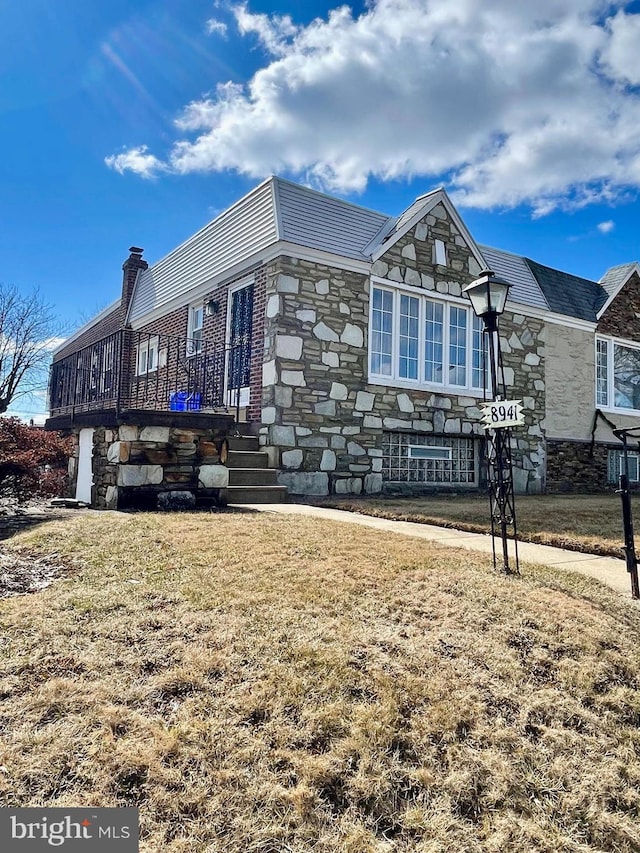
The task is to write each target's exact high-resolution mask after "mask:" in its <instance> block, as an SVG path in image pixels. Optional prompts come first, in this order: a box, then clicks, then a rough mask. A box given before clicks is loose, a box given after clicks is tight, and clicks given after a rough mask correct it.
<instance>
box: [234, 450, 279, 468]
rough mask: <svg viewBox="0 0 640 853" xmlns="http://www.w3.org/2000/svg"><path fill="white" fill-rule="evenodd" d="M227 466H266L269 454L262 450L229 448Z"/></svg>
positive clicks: (267, 465)
mask: <svg viewBox="0 0 640 853" xmlns="http://www.w3.org/2000/svg"><path fill="white" fill-rule="evenodd" d="M227 467H228V468H268V467H269V454H268V453H265V452H264V450H230V451H229V456H228V457H227Z"/></svg>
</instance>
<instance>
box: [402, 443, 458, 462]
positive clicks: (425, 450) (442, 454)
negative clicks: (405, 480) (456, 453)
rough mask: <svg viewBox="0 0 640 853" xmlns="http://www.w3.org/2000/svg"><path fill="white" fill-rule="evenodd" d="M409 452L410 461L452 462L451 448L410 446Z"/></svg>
mask: <svg viewBox="0 0 640 853" xmlns="http://www.w3.org/2000/svg"><path fill="white" fill-rule="evenodd" d="M408 451H409V452H408V455H409V459H439V460H441V461H443V462H449V461H451V448H450V447H426V446H425V445H424V444H410V445H409V447H408Z"/></svg>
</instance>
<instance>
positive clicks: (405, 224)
mask: <svg viewBox="0 0 640 853" xmlns="http://www.w3.org/2000/svg"><path fill="white" fill-rule="evenodd" d="M438 204H442V206H443V207H444V208H445V210H446V211H447V213H448V214H449V217H450V218H451V221H452V222H453V223H454V225H455V226H456V228H457V229H458V232H459V234H460V236H461V237H462V239H463V240H464V241H465V243H466V244H467V246H468V247H469V251H470V252H471V254H472V255H473V256H474V257H475V259H476V261H477V262H478V264H480V266H484V263H485V261H484V258H483V257H482V253H481V251H480V249H479V248H478V246H477V244H476V242H475V240H474V239H473V237H472V236H471V234H470V233H469V230H468V229H467V226H466V225H465V224H464V222H463V221H462V219H461V218H460V214H459V213H458V211H457V210H456V209H455V207H454V205H453V202H452V201H451V199H450V198H449V196H448V195H447V193H446V191H445V190H444V189H443V188H442V187H438V189H435V190H431V192H428V193H425V195H421V196H418V198H417V199H416V200H415V201H414V202H413V203H412V204H410V205H409V207H408V208H407V209H406V210H405V211H404V212H403V213H401V214H400V216H398V217H397V218H396V219H395V220H393V221H392V222H390V223H389V224H388V226H386V227H385V228H382V229H381V230H380V231H379V232H378V234H377V235H376V236H375V238H374V239H373V240H372V241H371V243H369V245H368V246H367V247H366V249H365V252H366V254H367V255H369V256H370V257H371V259H372V260H374V261H375V260H377V259H378V258H380V257H381V256H382V255H384V253H385V252H386V251H387V250H388V249H389V248H390V247H391V246H393V244H394V243H396V242H397V241H398V240H399V239H400V238H401V237H402V236H403V235H404V234H406V233H407V232H408V231H410V230H411V229H412V228H413V227H414V225H417V223H418V222H420V220H421V219H424V217H425V216H427V215H428V214H429V213H430V212H431V211H432V210H433V209H434V208H435V207H436V206H437V205H438Z"/></svg>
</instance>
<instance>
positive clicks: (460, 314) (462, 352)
mask: <svg viewBox="0 0 640 853" xmlns="http://www.w3.org/2000/svg"><path fill="white" fill-rule="evenodd" d="M449 383H450V384H451V385H466V384H467V311H466V308H456V307H454V306H453V305H452V306H451V307H450V308H449Z"/></svg>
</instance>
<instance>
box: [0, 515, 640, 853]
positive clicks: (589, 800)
mask: <svg viewBox="0 0 640 853" xmlns="http://www.w3.org/2000/svg"><path fill="white" fill-rule="evenodd" d="M6 547H8V548H11V549H21V550H22V551H23V552H24V553H26V552H27V551H28V552H30V553H32V554H33V555H35V556H37V557H38V558H42V557H43V556H45V555H47V554H49V555H51V558H52V559H53V560H55V561H56V562H63V563H66V564H67V565H68V566H69V567H70V573H69V576H68V578H67V579H65V580H61V581H57V582H56V583H54V585H53V586H51V587H50V588H49V589H47V590H45V591H44V592H41V593H38V594H35V595H29V596H22V597H16V598H10V599H5V600H4V601H2V602H0V621H1V623H2V634H1V640H0V699H1V703H0V736H1V741H0V804H1V805H3V806H27V805H37V804H42V805H44V804H47V805H59V806H84V805H94V806H101V805H104V806H107V805H109V806H117V805H123V806H124V805H137V806H139V807H140V815H141V827H142V837H143V840H142V844H141V850H143V851H146V852H147V853H149V851H153V853H160V851H168V853H178V851H180V853H187V851H188V853H204V851H209V853H218V851H219V853H252V851H253V853H286V851H294V852H295V853H302V851H317V853H369V852H370V851H371V853H373V851H375V853H390V851H398V853H399V852H400V851H417V853H441V851H456V853H461V852H462V851H465V853H498V851H499V852H500V853H504V851H523V850H526V851H534V853H535V851H545V852H546V853H563V851H576V853H587V851H617V853H631V851H638V850H640V821H639V816H640V815H639V811H640V694H639V692H638V685H639V682H640V643H639V642H638V639H639V636H640V611H639V610H638V609H637V608H636V607H635V606H634V605H633V604H631V603H630V602H628V601H624V600H622V599H619V598H618V597H616V596H615V594H614V593H613V592H609V591H608V590H606V589H604V588H603V587H600V586H599V585H598V584H596V583H594V582H592V581H589V580H588V579H586V578H583V577H580V576H577V575H566V576H563V575H560V574H556V573H554V572H553V571H551V570H549V569H535V568H531V567H529V568H526V567H525V569H524V572H523V576H522V578H520V579H518V578H507V577H504V576H499V575H496V574H494V573H493V572H492V570H491V568H490V562H489V560H488V559H487V558H486V557H485V556H484V555H481V554H476V553H471V552H462V551H455V550H450V549H442V550H440V549H438V548H437V547H435V546H432V545H428V544H425V543H424V542H422V541H418V540H412V539H410V538H406V537H404V536H397V537H389V536H388V535H385V534H383V533H380V532H377V531H371V530H365V529H362V528H359V527H356V526H351V525H346V524H329V523H326V522H322V521H319V520H317V519H306V518H300V517H293V516H278V517H273V516H268V515H252V514H233V513H224V514H211V515H207V514H187V515H175V516H167V515H148V514H138V515H123V514H116V513H101V514H97V513H96V514H95V515H93V514H88V515H85V516H83V517H79V518H77V519H74V520H73V521H71V522H69V521H66V522H54V523H49V524H47V525H46V526H43V527H41V528H39V529H38V530H36V531H32V532H29V533H22V534H20V535H19V536H17V537H15V538H14V539H12V540H10V542H9V543H7V545H6Z"/></svg>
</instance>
